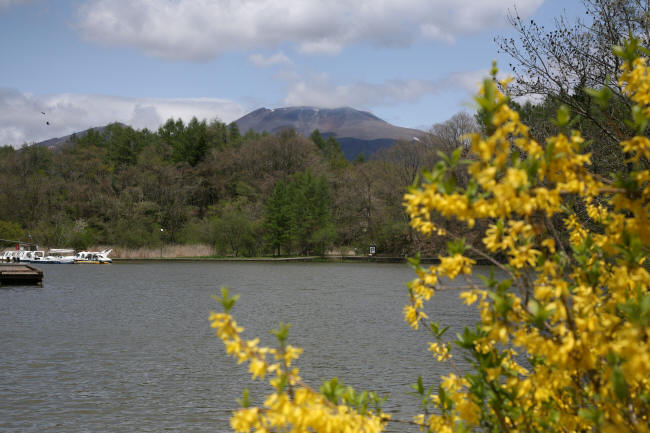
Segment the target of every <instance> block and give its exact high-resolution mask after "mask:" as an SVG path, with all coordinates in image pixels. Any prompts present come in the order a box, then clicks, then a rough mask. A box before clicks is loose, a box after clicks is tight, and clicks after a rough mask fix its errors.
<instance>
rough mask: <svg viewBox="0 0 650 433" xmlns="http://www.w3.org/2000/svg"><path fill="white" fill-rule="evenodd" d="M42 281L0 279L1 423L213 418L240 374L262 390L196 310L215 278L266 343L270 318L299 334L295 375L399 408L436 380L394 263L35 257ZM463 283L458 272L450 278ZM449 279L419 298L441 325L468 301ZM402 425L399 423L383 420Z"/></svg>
mask: <svg viewBox="0 0 650 433" xmlns="http://www.w3.org/2000/svg"><path fill="white" fill-rule="evenodd" d="M41 268H42V269H43V271H44V274H45V278H44V282H43V287H2V288H0V431H3V432H14V431H15V432H43V431H47V432H162V431H184V432H208V431H209V432H225V431H230V428H229V424H228V420H229V417H230V410H231V409H233V408H235V407H236V406H237V404H236V402H235V398H237V397H239V396H240V395H241V391H242V389H243V388H244V387H248V388H249V389H250V390H251V395H252V396H253V397H257V398H258V400H257V401H258V402H259V400H261V399H262V398H263V396H264V395H266V394H267V393H268V392H269V387H268V386H267V385H266V384H265V383H264V382H262V383H260V382H252V381H251V380H250V375H249V373H248V372H247V366H246V365H237V363H236V361H235V360H233V359H232V358H229V357H226V355H225V352H224V350H223V345H222V343H221V342H220V341H219V340H218V339H217V338H216V336H215V335H214V331H213V330H212V329H211V328H210V326H209V322H208V315H209V313H210V311H212V310H215V311H217V310H219V308H218V307H219V306H218V305H217V302H216V301H215V300H214V299H212V298H211V295H214V294H217V293H219V288H220V287H221V286H222V285H227V286H229V287H230V288H231V293H239V294H241V298H240V300H239V302H238V303H237V306H236V307H235V309H234V311H233V313H234V315H235V317H236V319H237V321H238V323H240V324H241V325H242V326H244V327H245V328H246V331H245V332H244V337H246V338H254V337H256V336H259V337H260V338H261V339H262V343H263V344H266V345H273V344H274V343H275V342H274V338H273V337H271V336H270V335H269V332H268V331H269V330H271V329H274V328H277V326H278V324H279V323H280V322H285V323H291V324H292V328H291V332H290V343H291V344H293V345H296V346H299V347H302V348H304V353H303V354H302V356H301V357H300V359H299V360H298V364H297V365H298V367H299V368H300V370H301V374H302V377H303V379H304V380H305V381H306V382H307V383H309V384H310V385H311V386H313V387H315V388H318V387H319V386H320V383H321V381H322V380H323V379H330V378H332V377H338V378H339V379H340V380H343V382H344V383H345V384H348V385H352V386H354V387H355V388H357V389H366V390H375V391H378V392H379V393H380V394H385V393H389V392H390V397H389V400H388V401H387V403H386V404H385V406H384V408H385V410H386V411H387V412H390V413H393V417H396V418H401V419H411V417H412V415H413V414H414V413H416V411H417V399H416V398H415V397H412V396H410V395H409V394H408V393H409V392H410V388H409V385H410V384H412V383H415V381H416V380H417V377H418V376H419V375H421V376H422V377H423V379H424V380H425V383H426V384H433V383H435V384H437V383H438V378H439V376H440V375H441V374H445V373H446V371H445V370H443V369H441V367H440V365H439V364H437V363H436V362H435V360H434V359H433V356H432V355H431V353H430V352H428V351H427V344H426V343H427V341H429V338H428V336H427V334H426V332H422V331H420V332H414V331H412V330H411V329H410V328H409V327H408V325H407V324H406V323H405V322H404V321H403V318H402V308H403V307H404V305H405V303H406V302H407V299H408V296H407V295H408V292H407V289H406V285H405V284H406V282H407V281H409V280H411V279H413V277H414V272H413V271H412V270H411V269H410V268H409V267H408V266H407V265H405V264H398V265H395V264H347V263H345V264H325V263H322V264H321V263H319V264H309V263H217V262H211V263H197V262H192V263H163V262H159V263H146V264H113V265H105V266H99V265H98V266H93V265H85V266H84V265H43V266H41ZM458 284H462V283H460V282H459V283H458ZM458 294H459V292H458V291H457V290H448V291H440V292H438V293H437V294H436V296H435V297H434V298H433V299H432V300H431V301H430V303H429V304H428V306H427V312H428V314H429V315H430V317H432V318H434V319H436V320H437V319H440V321H441V323H444V324H450V325H452V329H451V330H450V332H453V333H450V335H449V336H450V337H451V336H453V335H455V331H457V330H460V329H462V327H463V326H465V325H467V324H471V323H473V322H474V321H475V320H476V318H477V315H476V313H475V311H474V310H473V309H472V308H470V307H467V306H464V305H462V303H461V301H460V300H459V299H458ZM391 430H395V431H403V430H404V429H403V428H402V426H399V428H395V429H391Z"/></svg>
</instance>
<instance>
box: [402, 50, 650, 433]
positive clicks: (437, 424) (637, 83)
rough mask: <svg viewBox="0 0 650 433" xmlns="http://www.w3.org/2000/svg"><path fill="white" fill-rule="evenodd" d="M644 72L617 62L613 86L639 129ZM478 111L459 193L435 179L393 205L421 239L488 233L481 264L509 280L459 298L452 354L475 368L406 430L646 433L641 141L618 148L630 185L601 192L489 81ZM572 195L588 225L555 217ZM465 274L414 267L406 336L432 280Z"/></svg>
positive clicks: (649, 232) (446, 260)
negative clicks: (473, 314)
mask: <svg viewBox="0 0 650 433" xmlns="http://www.w3.org/2000/svg"><path fill="white" fill-rule="evenodd" d="M646 63H647V59H645V58H639V59H637V60H635V61H634V62H627V63H626V64H625V66H623V68H622V73H621V76H620V83H621V85H622V86H624V88H625V92H626V94H627V95H628V96H629V97H630V99H631V100H632V101H633V102H634V103H635V104H637V107H638V110H637V112H639V111H640V112H641V113H642V115H643V116H644V117H645V119H646V120H647V119H650V68H648V67H647V66H646ZM502 84H503V87H506V86H507V83H502ZM477 100H478V102H479V104H480V106H481V107H482V109H483V110H484V111H485V114H486V118H487V119H489V121H490V123H491V125H490V126H491V128H489V130H490V131H491V133H490V135H489V136H487V137H483V136H481V135H480V134H473V135H471V146H472V148H471V150H472V154H473V161H474V162H472V163H471V165H470V166H469V172H470V174H471V175H472V178H473V180H472V181H471V182H470V184H469V186H468V187H467V188H465V189H463V188H460V187H458V186H455V185H454V186H453V187H452V188H450V187H449V183H446V182H445V180H446V179H447V178H448V176H451V174H449V173H448V172H445V171H444V170H440V169H438V171H437V172H435V173H431V174H430V175H429V176H427V177H426V179H427V181H425V182H424V183H423V184H422V185H421V186H419V187H414V188H411V189H410V190H409V192H408V194H406V195H405V197H404V201H405V207H406V211H407V213H408V214H409V216H410V217H411V225H412V226H413V227H414V228H415V229H416V230H418V231H420V232H422V233H424V234H436V232H437V229H436V221H437V220H438V219H439V218H441V217H448V216H449V217H454V218H455V219H456V220H457V221H459V222H460V223H463V222H465V223H466V224H467V225H468V226H469V227H470V228H471V227H472V226H473V225H474V222H475V221H476V220H483V221H486V222H487V223H488V228H487V230H486V231H485V234H484V238H483V244H484V246H485V249H486V252H485V253H483V255H484V256H488V255H489V254H493V255H494V254H500V255H501V257H504V258H505V262H504V263H500V264H499V266H500V267H501V270H502V271H504V272H505V274H506V275H507V278H506V281H504V282H498V281H491V282H489V283H488V284H487V287H486V288H484V289H483V288H480V289H479V288H478V287H475V288H474V289H472V290H469V291H466V292H464V293H463V294H461V298H462V299H463V300H464V302H465V303H466V304H468V305H471V304H474V303H476V302H477V301H478V304H477V308H478V309H479V312H480V317H481V325H480V327H479V330H478V331H477V332H475V333H473V334H472V333H470V334H467V335H464V336H461V337H459V338H460V340H459V345H460V346H461V347H463V348H464V349H466V350H467V351H468V352H469V353H471V355H472V356H473V357H474V359H475V362H476V365H480V366H481V369H480V371H479V374H478V375H475V376H472V377H473V380H472V381H471V383H470V382H467V381H463V380H461V379H459V378H457V377H451V376H450V377H448V378H446V379H445V380H444V381H443V384H442V388H443V390H444V391H445V393H444V394H443V395H441V394H437V395H432V396H431V401H433V402H434V404H435V405H436V406H437V408H438V413H436V414H435V415H426V416H425V414H420V415H418V416H416V417H415V422H416V423H417V424H419V425H420V426H421V427H422V428H423V429H425V428H426V429H429V430H430V431H436V432H452V431H469V430H472V429H477V428H479V426H485V425H490V426H494V427H495V428H497V429H498V430H500V431H567V432H573V431H576V432H577V431H605V432H614V431H616V432H626V431H628V432H650V273H649V272H648V268H647V263H645V260H646V257H647V256H648V255H649V254H650V249H649V248H648V246H649V245H650V172H649V171H648V170H647V162H648V159H650V140H649V139H648V138H647V137H645V136H637V137H632V138H630V139H628V140H625V141H622V142H621V148H622V150H623V152H625V153H626V154H627V155H628V164H631V165H632V169H631V170H630V172H629V173H627V176H628V179H629V181H628V182H626V183H623V184H622V185H621V186H618V185H615V186H612V185H611V184H606V183H603V181H602V180H601V179H600V178H597V177H596V176H593V175H592V174H591V173H590V172H589V170H588V167H589V165H590V155H589V154H583V153H581V150H580V149H581V145H582V144H583V141H584V140H583V138H582V137H581V135H580V133H579V132H576V131H574V132H571V133H570V134H568V135H565V134H559V135H557V136H555V137H550V138H548V139H547V140H546V141H545V143H544V144H543V145H541V144H539V143H537V142H536V141H535V140H533V139H532V138H531V137H530V136H529V134H528V128H527V127H526V126H525V125H523V124H522V123H521V122H520V119H519V115H518V113H517V112H515V111H514V110H512V109H511V108H510V107H509V106H508V105H507V98H506V97H505V96H504V94H502V93H501V92H500V91H498V90H497V88H496V85H495V84H494V82H492V81H491V80H486V82H485V84H484V88H483V89H482V90H481V92H480V94H479V97H477ZM637 120H638V119H637ZM644 164H645V165H644ZM449 168H452V167H449ZM449 171H450V170H449ZM576 197H577V198H578V199H579V202H580V203H581V206H583V208H584V209H585V210H586V216H585V213H584V212H583V213H581V214H580V213H577V212H574V211H573V210H572V209H573V208H572V207H571V206H568V205H567V199H568V198H571V199H572V200H574V199H575V198H576ZM558 219H561V220H562V221H563V225H564V229H565V231H564V233H560V232H562V229H561V228H559V227H558V226H557V220H558ZM461 230H464V229H461ZM448 231H449V232H451V230H449V229H448ZM440 234H447V235H451V234H450V233H440ZM565 236H566V237H565ZM567 241H568V243H567ZM472 248H473V251H474V252H479V253H480V249H478V248H477V247H472ZM495 263H496V262H495ZM472 265H473V261H472V260H471V259H469V258H467V257H464V256H463V255H462V254H460V253H458V251H454V252H453V253H450V255H449V256H448V257H441V258H440V264H439V265H436V266H431V267H429V268H427V269H425V268H422V267H420V266H416V272H417V278H416V279H415V280H413V281H412V282H411V283H410V285H409V290H410V300H409V304H408V305H407V306H406V307H405V309H404V312H405V320H406V321H407V322H408V323H409V324H410V325H411V326H412V327H413V328H415V329H417V328H418V324H419V323H421V322H422V321H426V320H427V315H426V313H425V312H424V311H423V309H424V303H425V301H427V300H429V299H430V298H431V297H432V296H433V294H434V293H435V289H436V286H437V284H438V280H439V278H440V277H442V276H446V277H449V278H452V279H453V278H455V277H457V276H458V275H460V274H469V273H471V270H472ZM447 348H448V345H447V344H445V343H441V342H438V343H430V348H429V349H430V350H431V351H432V352H433V353H434V355H435V356H436V358H437V359H438V361H442V362H450V361H449V358H450V353H448V351H447ZM514 350H517V351H518V352H519V353H521V354H522V355H517V354H516V353H515V352H514ZM522 363H525V365H526V368H524V365H523V364H522ZM486 390H489V392H486Z"/></svg>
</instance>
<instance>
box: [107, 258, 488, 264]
mask: <svg viewBox="0 0 650 433" xmlns="http://www.w3.org/2000/svg"><path fill="white" fill-rule="evenodd" d="M112 260H113V263H151V262H242V263H246V262H250V263H255V262H260V263H274V262H275V263H291V262H298V263H301V262H304V263H307V262H308V263H408V258H407V257H382V256H372V257H371V256H305V257H149V258H120V257H114V258H112ZM420 263H421V264H439V263H440V259H438V258H437V257H422V258H420ZM476 264H477V265H490V264H492V263H490V262H488V261H485V260H476Z"/></svg>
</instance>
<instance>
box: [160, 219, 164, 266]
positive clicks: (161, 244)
mask: <svg viewBox="0 0 650 433" xmlns="http://www.w3.org/2000/svg"><path fill="white" fill-rule="evenodd" d="M163 232H164V230H163V228H162V227H161V228H160V258H161V259H162V250H163Z"/></svg>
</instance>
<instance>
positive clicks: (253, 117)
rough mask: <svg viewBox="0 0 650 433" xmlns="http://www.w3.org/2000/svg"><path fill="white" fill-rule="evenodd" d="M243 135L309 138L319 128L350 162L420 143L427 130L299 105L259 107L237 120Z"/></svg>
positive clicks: (362, 113)
mask: <svg viewBox="0 0 650 433" xmlns="http://www.w3.org/2000/svg"><path fill="white" fill-rule="evenodd" d="M234 123H236V124H237V127H238V128H239V130H240V131H241V132H242V133H245V132H247V131H249V130H251V129H252V130H253V131H255V132H257V133H262V132H265V131H266V132H268V133H272V134H273V133H276V132H278V131H281V130H284V129H294V130H295V131H296V132H298V133H300V134H302V135H304V136H306V137H309V135H310V134H311V133H312V132H313V131H314V130H315V129H318V130H319V132H320V133H321V135H323V136H324V137H329V136H333V137H334V138H335V139H336V140H337V141H338V142H339V144H340V145H341V149H342V150H343V153H344V154H345V156H346V157H347V158H348V159H354V158H356V157H357V156H358V155H359V154H362V153H363V154H364V155H365V156H370V155H371V154H373V153H375V152H376V151H377V150H379V149H380V148H382V147H389V146H390V145H392V144H393V143H394V142H395V141H397V140H407V141H413V140H417V139H418V138H419V137H420V136H421V135H423V134H424V131H421V130H419V129H414V128H404V127H401V126H395V125H392V124H390V123H388V122H386V121H385V120H382V119H380V118H379V117H377V116H375V115H374V114H372V113H370V112H368V111H361V110H357V109H355V108H351V107H340V108H319V107H311V106H296V107H282V108H265V107H263V108H258V109H257V110H254V111H251V112H250V113H248V114H246V115H244V116H243V117H241V118H239V119H237V120H235V122H234Z"/></svg>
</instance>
